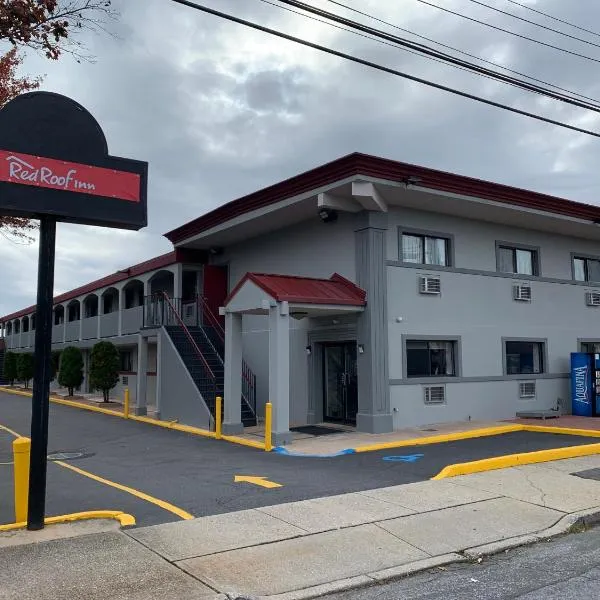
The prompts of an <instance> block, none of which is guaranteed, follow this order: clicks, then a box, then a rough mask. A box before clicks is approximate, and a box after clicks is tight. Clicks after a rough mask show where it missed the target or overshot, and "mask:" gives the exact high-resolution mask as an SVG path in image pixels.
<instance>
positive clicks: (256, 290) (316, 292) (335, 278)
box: [223, 273, 366, 318]
mask: <svg viewBox="0 0 600 600" xmlns="http://www.w3.org/2000/svg"><path fill="white" fill-rule="evenodd" d="M278 303H279V304H280V306H281V309H282V311H283V312H287V313H288V314H289V315H290V316H292V317H295V318H302V317H309V316H310V317H316V316H319V315H325V314H332V313H337V314H339V313H346V312H360V311H362V310H363V309H364V306H365V304H366V292H365V291H364V290H362V289H361V288H359V287H358V286H357V285H355V284H354V283H352V282H351V281H350V280H348V279H346V278H345V277H342V276H341V275H338V274H337V273H334V274H333V275H332V276H331V277H330V278H329V279H315V278H311V277H295V276H293V275H270V274H269V275H267V274H262V273H247V274H246V275H245V276H244V277H243V278H242V279H241V281H240V282H239V283H238V284H237V286H236V287H235V288H234V289H233V290H232V292H231V293H230V294H229V296H228V297H227V298H226V299H225V307H224V311H223V312H225V313H248V314H267V313H268V312H269V310H270V309H272V308H274V307H275V306H277V304H278Z"/></svg>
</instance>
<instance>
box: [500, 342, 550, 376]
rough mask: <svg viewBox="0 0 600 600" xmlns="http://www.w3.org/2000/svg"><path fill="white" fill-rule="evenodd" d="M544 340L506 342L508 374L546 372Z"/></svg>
mask: <svg viewBox="0 0 600 600" xmlns="http://www.w3.org/2000/svg"><path fill="white" fill-rule="evenodd" d="M544 368H545V365H544V344H543V343H542V342H506V374H507V375H528V374H533V373H543V372H544Z"/></svg>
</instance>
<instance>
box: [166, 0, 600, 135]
mask: <svg viewBox="0 0 600 600" xmlns="http://www.w3.org/2000/svg"><path fill="white" fill-rule="evenodd" d="M171 2H174V3H176V4H180V5H182V6H187V7H188V8H192V9H194V10H198V11H200V12H203V13H206V14H209V15H213V16H215V17H220V18H222V19H225V20H227V21H231V22H233V23H238V24H239V25H244V26H246V27H250V28H251V29H255V30H257V31H262V32H263V33H269V34H271V35H274V36H276V37H279V38H282V39H284V40H288V41H290V42H295V43H297V44H301V45H303V46H307V47H308V48H313V49H314V50H320V51H321V52H326V53H327V54H330V55H332V56H337V57H338V58H344V59H346V60H349V61H351V62H354V63H357V64H359V65H363V66H366V67H371V68H373V69H376V70H378V71H382V72H384V73H389V74H391V75H396V76H398V77H402V78H404V79H408V80H409V81H414V82H416V83H421V84H423V85H426V86H428V87H432V88H435V89H438V90H442V91H445V92H449V93H450V94H454V95H456V96H461V97H462V98H468V99H470V100H475V101H476V102H480V103H482V104H487V105H488V106H494V107H496V108H501V109H503V110H506V111H509V112H512V113H515V114H519V115H523V116H525V117H529V118H531V119H535V120H537V121H542V122H544V123H549V124H551V125H556V126H558V127H562V128H564V129H569V130H571V131H577V132H578V133H585V134H586V135H591V136H593V137H596V138H600V133H599V132H596V131H590V130H589V129H583V128H581V127H577V126H575V125H570V124H568V123H563V122H561V121H556V120H554V119H550V118H548V117H543V116H542V115H538V114H536V113H531V112H528V111H525V110H521V109H519V108H514V107H512V106H508V105H506V104H501V103H500V102H495V101H493V100H488V99H487V98H482V97H481V96H475V95H474V94H469V93H467V92H463V91H462V90H457V89H455V88H451V87H448V86H445V85H442V84H439V83H435V82H433V81H429V80H427V79H423V78H421V77H415V76H414V75H410V74H408V73H403V72H402V71H398V70H397V69H392V68H390V67H385V66H383V65H379V64H377V63H374V62H371V61H368V60H365V59H363V58H358V57H357V56H352V55H351V54H346V53H345V52H340V51H339V50H334V49H332V48H327V47H326V46H322V45H320V44H315V43H314V42H309V41H308V40H303V39H301V38H298V37H296V36H293V35H289V34H287V33H283V32H282V31H278V30H276V29H271V28H270V27H265V26H264V25H259V24H258V23H254V22H252V21H248V20H246V19H240V18H239V17H235V16H233V15H230V14H227V13H224V12H221V11H218V10H215V9H213V8H209V7H208V6H204V5H202V4H198V3H196V2H191V0H171Z"/></svg>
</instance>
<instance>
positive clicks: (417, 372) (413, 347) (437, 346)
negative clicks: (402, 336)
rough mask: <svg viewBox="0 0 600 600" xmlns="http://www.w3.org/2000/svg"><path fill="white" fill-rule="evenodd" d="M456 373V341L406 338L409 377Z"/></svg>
mask: <svg viewBox="0 0 600 600" xmlns="http://www.w3.org/2000/svg"><path fill="white" fill-rule="evenodd" d="M453 375H456V342H454V341H444V340H440V341H435V340H418V339H413V340H406V376H407V377H448V376H453Z"/></svg>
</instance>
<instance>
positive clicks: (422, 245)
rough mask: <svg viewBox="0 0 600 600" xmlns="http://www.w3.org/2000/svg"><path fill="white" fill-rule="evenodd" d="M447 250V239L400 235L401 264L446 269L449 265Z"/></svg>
mask: <svg viewBox="0 0 600 600" xmlns="http://www.w3.org/2000/svg"><path fill="white" fill-rule="evenodd" d="M448 250H449V240H448V239H447V238H443V237H433V236H429V235H417V234H414V233H403V234H402V261H403V262H408V263H414V264H419V265H440V266H442V267H447V266H449V264H450V261H449V257H448V254H449V252H448Z"/></svg>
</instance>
